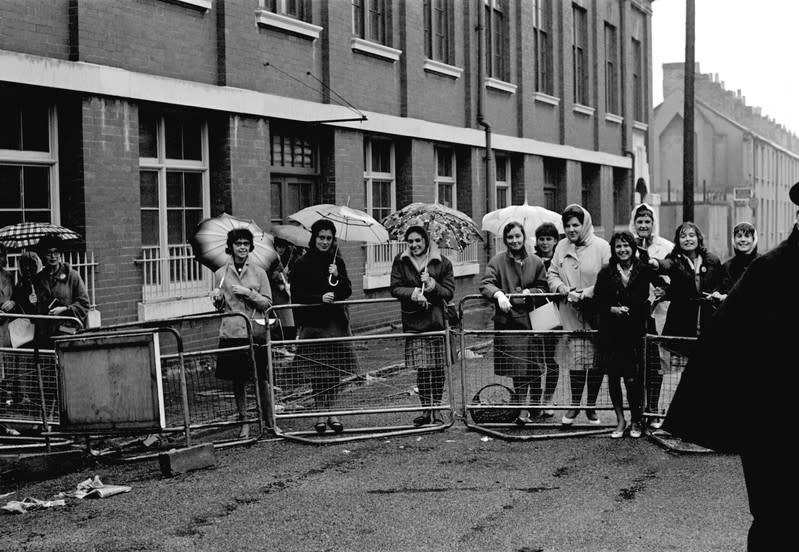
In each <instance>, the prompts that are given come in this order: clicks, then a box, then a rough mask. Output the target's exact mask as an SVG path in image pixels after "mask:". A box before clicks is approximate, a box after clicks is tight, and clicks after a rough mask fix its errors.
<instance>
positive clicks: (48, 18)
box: [0, 0, 70, 59]
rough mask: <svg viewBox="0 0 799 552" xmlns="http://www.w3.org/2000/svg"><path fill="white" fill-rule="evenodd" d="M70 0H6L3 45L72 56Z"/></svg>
mask: <svg viewBox="0 0 799 552" xmlns="http://www.w3.org/2000/svg"><path fill="white" fill-rule="evenodd" d="M69 3H70V2H69V0H3V5H2V8H0V49H2V50H12V51H14V52H22V53H25V54H34V55H37V56H46V57H52V58H55V59H69V25H68V20H69Z"/></svg>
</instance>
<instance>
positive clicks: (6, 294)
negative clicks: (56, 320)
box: [0, 243, 16, 362]
mask: <svg viewBox="0 0 799 552" xmlns="http://www.w3.org/2000/svg"><path fill="white" fill-rule="evenodd" d="M7 259H8V252H7V250H6V246H5V245H3V244H2V243H0V310H2V311H3V312H11V311H12V309H13V308H14V307H15V306H16V305H15V303H14V300H13V299H12V297H11V296H12V294H13V293H14V278H13V276H12V275H11V273H10V272H9V271H8V270H6V260H7ZM10 346H11V337H10V336H9V333H8V319H7V318H0V347H10ZM0 362H2V360H0Z"/></svg>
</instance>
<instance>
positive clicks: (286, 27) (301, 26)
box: [255, 10, 322, 40]
mask: <svg viewBox="0 0 799 552" xmlns="http://www.w3.org/2000/svg"><path fill="white" fill-rule="evenodd" d="M255 16H256V21H257V22H258V24H259V25H262V26H264V27H269V28H270V29H276V30H278V31H283V32H286V33H291V34H295V35H298V36H301V37H303V38H309V39H311V40H316V39H317V38H319V35H320V33H321V32H322V27H320V26H318V25H312V24H311V23H307V22H305V21H300V20H299V19H294V18H293V17H287V16H285V15H280V14H278V13H274V12H271V11H267V10H258V11H256V12H255Z"/></svg>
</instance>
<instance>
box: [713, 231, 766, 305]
mask: <svg viewBox="0 0 799 552" xmlns="http://www.w3.org/2000/svg"><path fill="white" fill-rule="evenodd" d="M732 250H733V255H732V257H730V258H729V259H727V260H726V261H724V264H723V265H722V267H721V268H722V271H723V272H722V277H721V287H720V288H719V290H718V298H719V299H721V300H723V299H726V297H727V294H728V293H729V292H730V290H731V289H732V287H733V286H734V285H735V283H736V282H737V281H738V280H739V279H740V278H741V276H743V273H744V270H746V268H747V267H748V266H749V264H750V263H751V262H752V261H754V260H755V259H757V258H758V257H759V256H760V254H759V253H758V252H757V229H755V227H754V225H753V224H752V223H750V222H739V223H738V224H736V225H735V227H734V228H733V229H732Z"/></svg>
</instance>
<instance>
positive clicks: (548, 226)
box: [535, 222, 560, 240]
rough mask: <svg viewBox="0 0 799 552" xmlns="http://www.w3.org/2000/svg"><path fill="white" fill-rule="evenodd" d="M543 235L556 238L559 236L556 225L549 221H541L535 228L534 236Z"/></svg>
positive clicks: (539, 236) (540, 236)
mask: <svg viewBox="0 0 799 552" xmlns="http://www.w3.org/2000/svg"><path fill="white" fill-rule="evenodd" d="M545 236H549V237H552V238H555V239H556V240H557V239H558V238H559V237H560V233H559V232H558V227H557V226H555V225H554V224H552V223H551V222H542V223H541V224H540V225H539V226H538V228H536V229H535V237H536V238H543V237H545Z"/></svg>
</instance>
